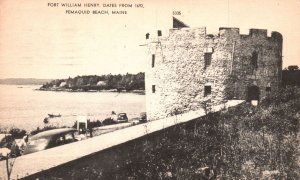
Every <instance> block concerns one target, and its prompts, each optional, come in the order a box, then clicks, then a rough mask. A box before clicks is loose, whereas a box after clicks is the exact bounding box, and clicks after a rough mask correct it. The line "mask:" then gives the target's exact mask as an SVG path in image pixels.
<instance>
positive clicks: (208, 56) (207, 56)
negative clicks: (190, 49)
mask: <svg viewBox="0 0 300 180" xmlns="http://www.w3.org/2000/svg"><path fill="white" fill-rule="evenodd" d="M204 61H205V68H206V67H207V66H210V64H211V53H204Z"/></svg>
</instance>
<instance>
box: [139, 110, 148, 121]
mask: <svg viewBox="0 0 300 180" xmlns="http://www.w3.org/2000/svg"><path fill="white" fill-rule="evenodd" d="M139 122H140V123H144V122H147V114H146V112H142V113H141V114H140V117H139Z"/></svg>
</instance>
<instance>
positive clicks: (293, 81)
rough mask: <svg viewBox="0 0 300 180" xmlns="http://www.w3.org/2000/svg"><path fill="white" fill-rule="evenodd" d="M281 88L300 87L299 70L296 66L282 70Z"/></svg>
mask: <svg viewBox="0 0 300 180" xmlns="http://www.w3.org/2000/svg"><path fill="white" fill-rule="evenodd" d="M282 84H283V86H298V87H299V86H300V69H299V67H298V66H297V65H293V66H289V67H288V68H285V69H284V70H282Z"/></svg>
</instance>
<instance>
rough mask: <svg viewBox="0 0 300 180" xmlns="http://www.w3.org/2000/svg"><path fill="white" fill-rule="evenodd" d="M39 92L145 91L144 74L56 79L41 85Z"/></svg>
mask: <svg viewBox="0 0 300 180" xmlns="http://www.w3.org/2000/svg"><path fill="white" fill-rule="evenodd" d="M40 89H41V90H51V89H69V90H73V91H76V90H81V91H89V90H112V89H116V90H118V91H122V90H126V91H132V90H145V73H143V72H140V73H137V74H129V73H127V74H125V75H121V74H118V75H112V74H108V75H101V76H98V75H87V76H76V77H74V78H71V77H69V78H68V79H56V80H52V81H51V82H47V83H45V84H43V85H42V87H41V88H40Z"/></svg>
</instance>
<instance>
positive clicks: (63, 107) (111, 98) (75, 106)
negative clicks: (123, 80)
mask: <svg viewBox="0 0 300 180" xmlns="http://www.w3.org/2000/svg"><path fill="white" fill-rule="evenodd" d="M37 88H39V86H16V85H0V128H1V129H9V128H11V127H17V128H21V129H25V130H27V131H31V130H33V129H36V128H37V127H43V126H44V122H43V120H44V118H45V117H48V114H60V115H61V117H60V118H50V119H49V124H51V125H56V126H72V125H73V124H74V122H75V121H76V119H77V118H78V116H86V117H87V118H88V119H90V120H92V121H94V120H103V119H105V118H106V117H109V116H110V114H111V111H115V112H116V113H121V112H125V113H127V116H128V118H129V119H131V118H134V117H138V116H139V114H140V113H141V112H144V111H145V101H146V99H145V95H140V94H135V93H117V92H54V91H38V90H35V89H37Z"/></svg>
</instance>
